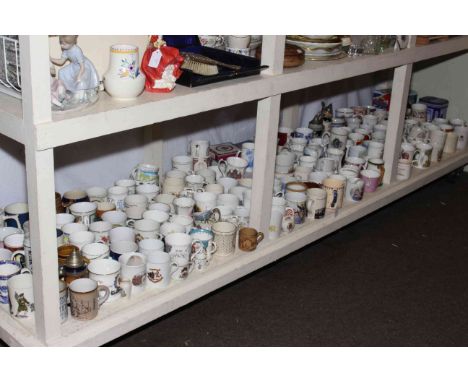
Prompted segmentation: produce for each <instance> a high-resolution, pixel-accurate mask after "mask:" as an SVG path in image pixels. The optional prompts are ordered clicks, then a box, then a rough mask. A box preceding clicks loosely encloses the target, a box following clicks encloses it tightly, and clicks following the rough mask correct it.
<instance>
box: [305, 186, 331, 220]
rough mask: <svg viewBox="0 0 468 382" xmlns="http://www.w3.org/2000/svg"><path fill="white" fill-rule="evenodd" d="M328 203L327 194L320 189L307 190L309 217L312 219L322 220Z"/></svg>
mask: <svg viewBox="0 0 468 382" xmlns="http://www.w3.org/2000/svg"><path fill="white" fill-rule="evenodd" d="M326 202H327V192H326V191H325V190H322V189H320V188H311V189H308V190H307V203H306V205H307V216H308V217H309V218H310V219H313V220H315V219H322V218H323V217H325V207H326V204H327V203H326Z"/></svg>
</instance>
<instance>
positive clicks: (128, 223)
mask: <svg viewBox="0 0 468 382" xmlns="http://www.w3.org/2000/svg"><path fill="white" fill-rule="evenodd" d="M125 225H126V226H127V227H130V228H134V227H135V219H127V221H126V222H125Z"/></svg>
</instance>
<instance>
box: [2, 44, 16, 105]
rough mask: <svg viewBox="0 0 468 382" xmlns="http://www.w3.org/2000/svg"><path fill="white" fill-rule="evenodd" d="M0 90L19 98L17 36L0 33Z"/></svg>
mask: <svg viewBox="0 0 468 382" xmlns="http://www.w3.org/2000/svg"><path fill="white" fill-rule="evenodd" d="M0 92H2V93H6V94H8V95H11V96H14V97H17V98H21V70H20V55H19V41H18V36H4V35H0Z"/></svg>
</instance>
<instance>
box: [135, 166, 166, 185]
mask: <svg viewBox="0 0 468 382" xmlns="http://www.w3.org/2000/svg"><path fill="white" fill-rule="evenodd" d="M130 178H132V179H134V180H135V181H137V182H140V183H151V184H159V168H158V167H157V166H155V165H153V164H150V163H140V164H138V165H137V166H136V167H135V168H134V169H133V170H132V172H131V174H130Z"/></svg>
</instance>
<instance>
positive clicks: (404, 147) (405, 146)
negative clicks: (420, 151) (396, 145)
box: [400, 142, 416, 161]
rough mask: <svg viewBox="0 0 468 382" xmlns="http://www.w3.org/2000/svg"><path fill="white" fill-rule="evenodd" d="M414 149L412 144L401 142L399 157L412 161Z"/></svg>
mask: <svg viewBox="0 0 468 382" xmlns="http://www.w3.org/2000/svg"><path fill="white" fill-rule="evenodd" d="M415 150H416V147H414V145H412V144H411V143H408V142H403V143H402V144H401V153H400V158H401V159H408V160H410V161H412V160H413V156H414V152H415Z"/></svg>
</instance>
